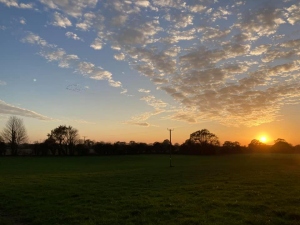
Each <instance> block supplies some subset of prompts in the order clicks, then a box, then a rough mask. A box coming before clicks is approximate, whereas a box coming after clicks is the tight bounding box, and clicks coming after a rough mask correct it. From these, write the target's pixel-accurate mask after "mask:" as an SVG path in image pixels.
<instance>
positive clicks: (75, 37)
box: [65, 31, 83, 41]
mask: <svg viewBox="0 0 300 225" xmlns="http://www.w3.org/2000/svg"><path fill="white" fill-rule="evenodd" d="M65 35H66V36H67V37H68V38H71V39H73V40H75V41H83V39H82V38H80V37H78V36H77V34H75V33H73V32H70V31H68V32H67V33H66V34H65Z"/></svg>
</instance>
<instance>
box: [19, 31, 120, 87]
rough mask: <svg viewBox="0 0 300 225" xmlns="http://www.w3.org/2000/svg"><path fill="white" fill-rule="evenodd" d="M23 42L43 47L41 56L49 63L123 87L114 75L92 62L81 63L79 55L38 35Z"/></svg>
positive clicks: (31, 35)
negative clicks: (56, 63) (114, 78)
mask: <svg viewBox="0 0 300 225" xmlns="http://www.w3.org/2000/svg"><path fill="white" fill-rule="evenodd" d="M21 41H22V42H24V43H31V44H36V45H38V46H40V47H42V50H41V51H40V53H39V54H40V55H41V56H42V57H44V58H45V59H47V61H49V62H52V61H57V62H58V66H59V67H62V68H73V69H75V72H77V73H79V74H81V75H83V76H88V77H89V78H90V79H94V80H107V81H108V84H109V85H110V86H112V87H116V88H121V87H122V83H121V82H120V81H115V80H113V78H112V74H111V73H110V72H109V71H106V70H103V69H102V68H101V67H97V66H95V64H93V63H91V62H87V61H81V60H80V58H79V57H78V56H77V55H74V54H67V53H66V52H65V50H64V49H62V48H58V47H57V46H55V45H52V44H49V43H48V42H47V41H45V40H44V39H42V38H41V37H40V36H38V35H36V34H33V33H29V34H28V35H27V36H26V37H24V38H23V39H22V40H21Z"/></svg>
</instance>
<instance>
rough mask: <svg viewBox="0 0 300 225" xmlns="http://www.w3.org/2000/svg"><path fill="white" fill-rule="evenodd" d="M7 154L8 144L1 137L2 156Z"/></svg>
mask: <svg viewBox="0 0 300 225" xmlns="http://www.w3.org/2000/svg"><path fill="white" fill-rule="evenodd" d="M5 154H6V144H5V142H4V139H3V138H2V137H1V136H0V155H5Z"/></svg>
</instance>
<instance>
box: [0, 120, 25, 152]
mask: <svg viewBox="0 0 300 225" xmlns="http://www.w3.org/2000/svg"><path fill="white" fill-rule="evenodd" d="M1 135H2V137H3V139H4V140H5V141H6V142H7V143H8V144H9V146H10V149H11V154H12V155H18V147H19V145H20V144H22V143H24V142H26V141H27V134H26V129H25V126H24V124H23V120H22V119H20V118H18V117H16V116H11V117H10V118H9V119H8V121H7V123H6V126H5V127H4V129H3V131H2V133H1Z"/></svg>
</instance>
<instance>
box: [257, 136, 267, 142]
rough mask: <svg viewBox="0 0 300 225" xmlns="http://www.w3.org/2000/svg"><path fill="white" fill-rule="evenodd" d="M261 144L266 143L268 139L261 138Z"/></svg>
mask: <svg viewBox="0 0 300 225" xmlns="http://www.w3.org/2000/svg"><path fill="white" fill-rule="evenodd" d="M259 140H260V141H261V142H263V143H266V142H267V138H266V137H265V136H262V137H260V139H259Z"/></svg>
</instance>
